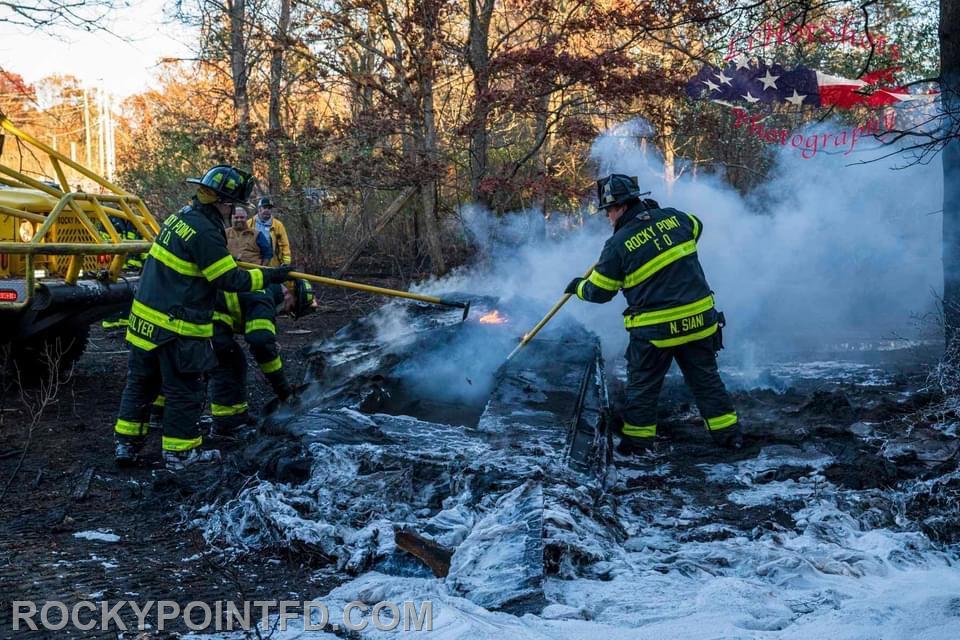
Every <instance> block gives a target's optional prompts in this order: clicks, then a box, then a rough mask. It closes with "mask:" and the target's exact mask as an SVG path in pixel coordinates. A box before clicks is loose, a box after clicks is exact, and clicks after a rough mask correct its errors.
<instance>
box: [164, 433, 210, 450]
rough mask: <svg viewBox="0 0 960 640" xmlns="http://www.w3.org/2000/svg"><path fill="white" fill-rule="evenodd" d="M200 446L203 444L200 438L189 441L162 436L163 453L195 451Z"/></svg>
mask: <svg viewBox="0 0 960 640" xmlns="http://www.w3.org/2000/svg"><path fill="white" fill-rule="evenodd" d="M201 444H203V438H202V437H201V436H197V437H196V438H189V439H188V438H171V437H169V436H163V450H164V451H189V450H190V449H196V448H197V447H199V446H200V445H201Z"/></svg>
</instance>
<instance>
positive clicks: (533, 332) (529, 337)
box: [507, 264, 597, 362]
mask: <svg viewBox="0 0 960 640" xmlns="http://www.w3.org/2000/svg"><path fill="white" fill-rule="evenodd" d="M596 266H597V265H596V264H594V265H593V266H592V267H590V268H589V269H587V272H586V273H585V274H583V277H584V278H589V277H590V274H591V273H593V269H594V267H596ZM572 295H573V294H572V293H565V294H563V297H562V298H560V299H559V300H557V304H555V305H553V307H551V308H550V311H548V312H547V315H545V316H543V318H542V319H541V320H540V322H538V323H537V324H536V326H535V327H534V328H533V329H531V330H530V331H528V332H527V333H525V334H524V335H523V338H522V339H521V340H520V343H519V344H518V345H517V346H516V347H514V348H513V351H511V352H510V355H508V356H507V362H510V359H511V358H513V356H515V355H517V353H519V352H520V349H523V348H524V347H525V346H527V343H528V342H530V341H531V340H533V338H534V336H536V335H537V334H538V333H540V330H541V329H543V327H544V326H546V324H547V323H548V322H550V320H551V319H552V318H553V316H555V315H557V312H558V311H560V308H561V307H563V305H565V304H566V303H567V300H569V299H570V297H571V296H572Z"/></svg>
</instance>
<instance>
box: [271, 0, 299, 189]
mask: <svg viewBox="0 0 960 640" xmlns="http://www.w3.org/2000/svg"><path fill="white" fill-rule="evenodd" d="M292 2H293V0H280V17H279V19H278V20H277V30H276V32H275V34H274V37H273V49H272V51H271V52H270V105H269V108H268V112H269V113H268V120H269V127H270V128H269V129H268V130H267V143H268V146H269V148H270V157H269V158H268V160H269V164H270V174H269V176H270V178H269V179H270V191H271V192H276V191H278V190H279V189H280V186H281V185H280V166H281V164H280V141H281V140H282V139H283V122H282V121H281V119H280V97H281V93H282V83H283V57H284V54H285V53H286V50H287V48H288V47H289V41H288V32H289V30H290V6H291V4H292Z"/></svg>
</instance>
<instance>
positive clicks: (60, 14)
mask: <svg viewBox="0 0 960 640" xmlns="http://www.w3.org/2000/svg"><path fill="white" fill-rule="evenodd" d="M117 5H118V3H117V2H116V0H18V1H14V2H11V1H10V0H0V24H4V23H6V24H15V25H20V26H23V27H30V28H33V29H46V28H50V27H75V28H81V29H86V30H93V29H102V28H104V27H103V22H104V19H105V18H106V16H107V14H108V13H109V12H110V11H112V10H113V9H114V8H116V7H117Z"/></svg>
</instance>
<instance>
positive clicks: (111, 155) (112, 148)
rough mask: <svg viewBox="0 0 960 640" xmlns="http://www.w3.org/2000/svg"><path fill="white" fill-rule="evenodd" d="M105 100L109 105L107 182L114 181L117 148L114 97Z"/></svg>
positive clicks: (107, 96)
mask: <svg viewBox="0 0 960 640" xmlns="http://www.w3.org/2000/svg"><path fill="white" fill-rule="evenodd" d="M104 100H105V101H106V105H107V108H106V112H107V180H113V173H114V170H115V169H116V162H117V157H116V152H117V148H116V144H115V140H114V137H113V96H111V95H109V94H107V95H106V97H105V98H104Z"/></svg>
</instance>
